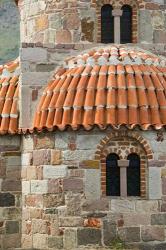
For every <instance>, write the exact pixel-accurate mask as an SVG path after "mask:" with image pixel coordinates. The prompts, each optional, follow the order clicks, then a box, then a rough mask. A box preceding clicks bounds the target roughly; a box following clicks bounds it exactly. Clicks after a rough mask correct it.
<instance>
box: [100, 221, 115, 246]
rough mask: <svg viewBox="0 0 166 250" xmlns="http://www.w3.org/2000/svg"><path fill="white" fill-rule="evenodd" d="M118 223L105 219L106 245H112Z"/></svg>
mask: <svg viewBox="0 0 166 250" xmlns="http://www.w3.org/2000/svg"><path fill="white" fill-rule="evenodd" d="M116 231H117V228H116V224H114V223H112V222H111V221H109V220H104V221H103V241H104V244H105V245H106V246H110V244H111V241H112V240H114V239H116V236H117V235H116V234H117V233H116Z"/></svg>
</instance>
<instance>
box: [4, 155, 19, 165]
mask: <svg viewBox="0 0 166 250" xmlns="http://www.w3.org/2000/svg"><path fill="white" fill-rule="evenodd" d="M6 165H7V166H21V157H20V156H12V155H11V156H8V157H6Z"/></svg>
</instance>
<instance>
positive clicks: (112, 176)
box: [106, 154, 120, 196]
mask: <svg viewBox="0 0 166 250" xmlns="http://www.w3.org/2000/svg"><path fill="white" fill-rule="evenodd" d="M118 160H119V156H118V155H116V154H109V155H108V156H107V159H106V195H108V196H120V168H119V167H118Z"/></svg>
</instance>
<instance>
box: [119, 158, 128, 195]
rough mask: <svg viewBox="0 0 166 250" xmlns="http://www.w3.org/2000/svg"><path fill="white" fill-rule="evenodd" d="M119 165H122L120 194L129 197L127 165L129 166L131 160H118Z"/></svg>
mask: <svg viewBox="0 0 166 250" xmlns="http://www.w3.org/2000/svg"><path fill="white" fill-rule="evenodd" d="M118 167H120V196H121V197H127V167H129V160H118Z"/></svg>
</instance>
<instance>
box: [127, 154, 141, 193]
mask: <svg viewBox="0 0 166 250" xmlns="http://www.w3.org/2000/svg"><path fill="white" fill-rule="evenodd" d="M127 159H128V160H129V167H128V168H127V195H128V196H140V158H139V156H138V155H137V154H130V155H129V156H128V158H127Z"/></svg>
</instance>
